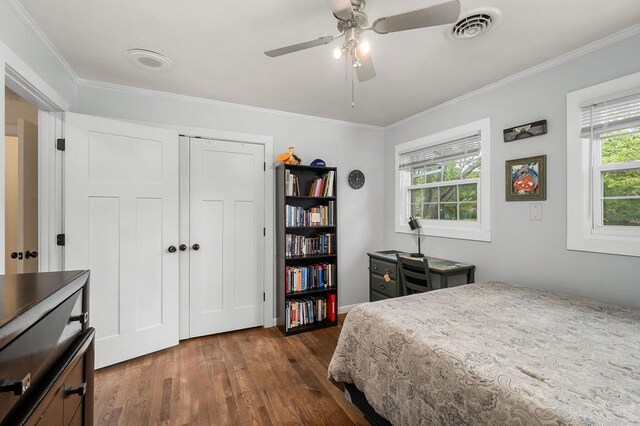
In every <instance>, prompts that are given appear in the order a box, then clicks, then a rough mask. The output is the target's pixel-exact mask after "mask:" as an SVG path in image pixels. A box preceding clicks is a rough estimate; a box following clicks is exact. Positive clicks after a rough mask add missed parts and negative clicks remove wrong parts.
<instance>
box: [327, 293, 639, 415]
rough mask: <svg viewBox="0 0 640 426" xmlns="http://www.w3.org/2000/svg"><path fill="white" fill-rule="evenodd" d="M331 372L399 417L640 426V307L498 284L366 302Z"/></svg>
mask: <svg viewBox="0 0 640 426" xmlns="http://www.w3.org/2000/svg"><path fill="white" fill-rule="evenodd" d="M329 379H330V380H333V381H335V382H343V383H345V384H353V385H354V386H355V387H356V388H357V389H358V390H359V391H361V392H362V393H363V394H364V395H365V396H366V401H367V402H368V404H370V406H371V407H373V409H375V411H376V412H377V413H378V414H379V415H380V416H382V417H383V418H385V419H387V420H389V421H390V422H391V423H393V424H406V425H414V424H436V425H454V424H455V425H460V424H468V425H480V424H487V425H489V424H492V425H495V424H500V425H512V424H513V425H525V424H526V425H556V426H557V425H574V424H575V425H578V424H580V425H592V424H610V425H621V424H640V310H634V309H630V308H624V307H619V306H612V305H606V304H603V303H600V302H596V301H594V300H590V299H584V298H578V297H574V296H568V295H563V294H557V293H553V292H548V291H542V290H535V289H531V288H522V287H516V286H513V285H510V284H506V283H500V282H486V283H478V284H471V285H465V286H461V287H455V288H450V289H443V290H437V291H433V292H429V293H423V294H419V295H413V296H407V297H401V298H396V299H389V300H384V301H380V302H375V303H367V304H364V305H360V306H358V307H355V308H354V309H352V310H351V312H349V314H348V315H347V317H346V319H345V322H344V325H343V328H342V331H341V334H340V338H339V341H338V345H337V347H336V350H335V352H334V354H333V358H332V360H331V363H330V365H329Z"/></svg>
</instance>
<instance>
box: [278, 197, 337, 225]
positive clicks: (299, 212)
mask: <svg viewBox="0 0 640 426" xmlns="http://www.w3.org/2000/svg"><path fill="white" fill-rule="evenodd" d="M335 204H336V203H335V201H333V200H332V201H329V203H328V205H326V206H316V207H310V208H307V209H305V208H304V207H300V206H290V205H287V206H285V211H286V213H285V215H286V218H285V226H287V227H290V228H292V227H304V226H334V225H335Z"/></svg>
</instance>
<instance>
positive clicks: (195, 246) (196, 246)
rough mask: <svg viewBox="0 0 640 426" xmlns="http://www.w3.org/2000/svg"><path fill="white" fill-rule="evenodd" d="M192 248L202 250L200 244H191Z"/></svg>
mask: <svg viewBox="0 0 640 426" xmlns="http://www.w3.org/2000/svg"><path fill="white" fill-rule="evenodd" d="M191 248H192V249H194V250H195V251H198V250H200V244H194V245H192V246H191Z"/></svg>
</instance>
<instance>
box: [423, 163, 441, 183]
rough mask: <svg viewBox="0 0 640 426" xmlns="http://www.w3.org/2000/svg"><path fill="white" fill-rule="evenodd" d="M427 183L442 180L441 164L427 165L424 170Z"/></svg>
mask: <svg viewBox="0 0 640 426" xmlns="http://www.w3.org/2000/svg"><path fill="white" fill-rule="evenodd" d="M425 174H426V180H427V183H435V182H441V181H442V165H441V164H438V165H435V166H429V167H427V168H426V171H425Z"/></svg>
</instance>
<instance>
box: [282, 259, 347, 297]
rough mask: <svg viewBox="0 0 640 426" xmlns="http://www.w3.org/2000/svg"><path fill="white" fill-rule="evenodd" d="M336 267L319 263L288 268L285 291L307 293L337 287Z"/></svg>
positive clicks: (286, 270)
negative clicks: (307, 291)
mask: <svg viewBox="0 0 640 426" xmlns="http://www.w3.org/2000/svg"><path fill="white" fill-rule="evenodd" d="M335 271H336V267H335V265H332V264H330V263H319V264H317V265H309V266H299V267H298V266H287V267H286V268H285V274H284V279H285V291H286V292H287V293H291V292H294V291H306V290H315V289H322V288H332V287H334V286H335Z"/></svg>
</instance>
